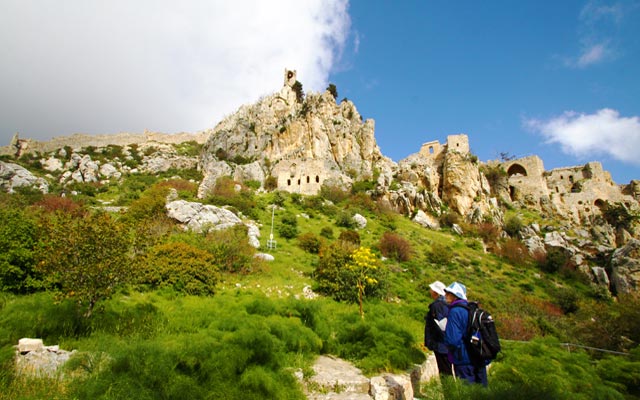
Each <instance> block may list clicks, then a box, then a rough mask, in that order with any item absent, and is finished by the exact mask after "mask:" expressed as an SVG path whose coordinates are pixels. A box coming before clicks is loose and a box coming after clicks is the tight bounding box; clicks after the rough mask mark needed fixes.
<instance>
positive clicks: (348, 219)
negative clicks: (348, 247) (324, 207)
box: [336, 210, 356, 229]
mask: <svg viewBox="0 0 640 400" xmlns="http://www.w3.org/2000/svg"><path fill="white" fill-rule="evenodd" d="M336 226H339V227H342V228H348V229H351V228H353V227H355V226H356V222H355V221H354V220H353V213H351V212H350V211H347V210H343V211H341V212H339V213H338V215H337V216H336Z"/></svg>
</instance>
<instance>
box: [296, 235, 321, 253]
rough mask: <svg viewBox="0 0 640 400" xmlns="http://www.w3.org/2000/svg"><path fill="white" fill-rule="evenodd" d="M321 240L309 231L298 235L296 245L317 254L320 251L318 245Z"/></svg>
mask: <svg viewBox="0 0 640 400" xmlns="http://www.w3.org/2000/svg"><path fill="white" fill-rule="evenodd" d="M321 245H322V241H321V240H320V238H319V237H318V236H316V235H315V234H313V233H311V232H307V233H303V234H302V235H300V236H298V246H300V248H301V249H302V250H304V251H306V252H308V253H311V254H318V253H319V252H320V246H321Z"/></svg>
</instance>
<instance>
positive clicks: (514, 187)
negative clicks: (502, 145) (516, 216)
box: [502, 156, 549, 206]
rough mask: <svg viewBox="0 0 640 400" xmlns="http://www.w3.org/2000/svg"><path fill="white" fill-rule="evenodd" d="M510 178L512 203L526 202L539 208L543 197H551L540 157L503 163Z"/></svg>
mask: <svg viewBox="0 0 640 400" xmlns="http://www.w3.org/2000/svg"><path fill="white" fill-rule="evenodd" d="M502 167H503V168H504V170H505V171H507V175H508V176H509V196H510V197H511V200H512V201H524V202H525V203H527V204H529V205H532V206H538V205H539V202H540V198H541V197H546V196H549V189H548V188H547V184H546V181H545V179H544V176H543V175H544V164H543V162H542V160H541V159H540V158H539V157H538V156H528V157H523V158H519V159H517V160H511V161H507V162H505V163H502Z"/></svg>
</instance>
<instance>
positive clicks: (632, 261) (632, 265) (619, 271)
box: [610, 239, 640, 294]
mask: <svg viewBox="0 0 640 400" xmlns="http://www.w3.org/2000/svg"><path fill="white" fill-rule="evenodd" d="M611 271H612V272H611V278H610V279H611V284H612V285H613V289H614V291H615V292H616V293H619V294H627V293H631V292H637V291H638V289H640V240H637V239H631V240H630V241H629V242H628V243H627V244H626V245H624V246H622V247H620V248H618V249H616V250H615V251H614V253H613V255H612V256H611Z"/></svg>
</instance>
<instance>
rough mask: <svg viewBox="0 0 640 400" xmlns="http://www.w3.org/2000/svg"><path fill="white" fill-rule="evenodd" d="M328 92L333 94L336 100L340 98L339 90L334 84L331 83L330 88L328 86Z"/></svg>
mask: <svg viewBox="0 0 640 400" xmlns="http://www.w3.org/2000/svg"><path fill="white" fill-rule="evenodd" d="M327 91H328V92H329V93H331V95H332V96H333V98H334V99H337V98H338V88H336V85H334V84H333V83H330V84H329V86H327Z"/></svg>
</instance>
